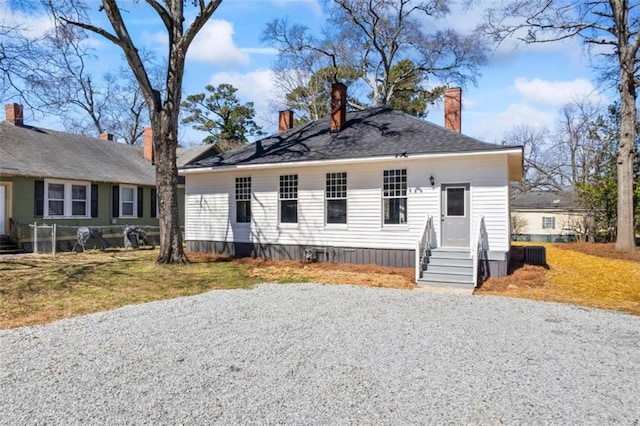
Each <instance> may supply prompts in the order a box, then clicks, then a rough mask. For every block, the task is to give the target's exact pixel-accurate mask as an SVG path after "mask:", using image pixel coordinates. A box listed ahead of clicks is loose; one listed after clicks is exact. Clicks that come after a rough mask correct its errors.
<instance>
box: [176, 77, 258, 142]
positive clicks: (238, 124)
mask: <svg viewBox="0 0 640 426" xmlns="http://www.w3.org/2000/svg"><path fill="white" fill-rule="evenodd" d="M205 89H206V90H207V92H209V96H205V94H204V93H198V94H195V95H189V96H187V99H186V100H185V101H184V102H182V108H183V110H184V111H186V112H187V113H188V114H190V115H188V116H187V117H185V118H183V119H182V123H183V124H188V123H192V124H193V128H194V129H196V130H201V131H204V132H209V133H210V134H209V136H207V137H206V138H204V140H203V142H204V143H210V144H217V145H218V146H219V147H220V148H222V149H223V150H224V151H228V150H229V149H233V148H235V147H237V146H238V145H244V144H246V143H248V142H249V139H248V136H261V135H264V134H265V133H264V132H263V131H262V129H261V128H260V127H259V126H258V125H257V124H256V122H255V120H254V117H255V115H256V112H255V109H254V108H253V102H247V103H245V104H241V103H240V101H239V100H238V98H237V97H236V92H237V91H238V89H236V88H235V87H233V86H232V85H231V84H220V85H218V86H217V87H214V86H212V85H208V86H206V87H205Z"/></svg>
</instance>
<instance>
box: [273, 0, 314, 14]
mask: <svg viewBox="0 0 640 426" xmlns="http://www.w3.org/2000/svg"><path fill="white" fill-rule="evenodd" d="M273 2H274V3H275V4H276V5H278V6H280V7H286V6H287V5H288V4H289V3H305V4H307V5H308V6H309V7H310V8H311V10H312V11H313V13H314V14H315V15H317V16H320V15H322V7H320V3H318V0H273Z"/></svg>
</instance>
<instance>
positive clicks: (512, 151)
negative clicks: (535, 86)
mask: <svg viewBox="0 0 640 426" xmlns="http://www.w3.org/2000/svg"><path fill="white" fill-rule="evenodd" d="M505 154H506V155H515V156H516V157H517V158H521V156H522V148H521V147H509V148H499V149H495V150H482V151H458V152H443V153H433V154H408V155H406V156H400V155H385V156H379V157H362V158H338V159H332V160H311V161H290V162H281V163H261V164H238V165H232V166H217V167H215V166H213V167H192V168H184V167H182V168H179V170H178V173H179V174H181V175H187V174H196V173H210V172H222V171H227V170H246V169H278V168H284V167H311V166H319V165H332V164H354V163H358V164H359V163H375V162H380V161H392V160H421V159H434V158H454V157H475V156H488V155H505Z"/></svg>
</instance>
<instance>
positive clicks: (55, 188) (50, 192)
mask: <svg viewBox="0 0 640 426" xmlns="http://www.w3.org/2000/svg"><path fill="white" fill-rule="evenodd" d="M47 207H48V208H49V210H48V214H47V216H64V184H62V183H50V184H49V185H48V186H47Z"/></svg>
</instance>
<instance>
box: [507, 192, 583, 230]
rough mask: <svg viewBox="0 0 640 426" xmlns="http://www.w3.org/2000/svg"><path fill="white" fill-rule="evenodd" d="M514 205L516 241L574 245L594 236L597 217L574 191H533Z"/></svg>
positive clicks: (518, 198)
mask: <svg viewBox="0 0 640 426" xmlns="http://www.w3.org/2000/svg"><path fill="white" fill-rule="evenodd" d="M511 206H512V218H511V221H512V222H511V223H512V228H513V229H512V234H513V235H512V237H513V239H514V240H519V241H537V242H570V241H576V240H580V239H582V240H584V239H589V238H591V237H592V236H591V235H589V234H590V231H592V228H593V218H592V216H591V215H589V214H588V212H587V211H586V209H584V208H583V207H581V206H580V204H579V203H578V202H577V201H576V199H575V197H574V195H573V193H571V192H566V191H529V192H525V193H522V194H520V195H518V196H517V197H515V198H514V199H513V201H512V202H511Z"/></svg>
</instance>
